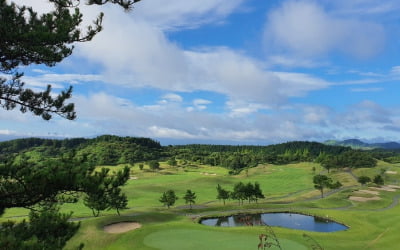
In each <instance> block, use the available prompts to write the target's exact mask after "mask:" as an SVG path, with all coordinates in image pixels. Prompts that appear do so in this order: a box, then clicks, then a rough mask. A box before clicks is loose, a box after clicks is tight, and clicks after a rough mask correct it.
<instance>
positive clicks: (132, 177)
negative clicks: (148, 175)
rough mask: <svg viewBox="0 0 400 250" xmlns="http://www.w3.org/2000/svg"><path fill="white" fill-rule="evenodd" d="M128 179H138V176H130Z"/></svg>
mask: <svg viewBox="0 0 400 250" xmlns="http://www.w3.org/2000/svg"><path fill="white" fill-rule="evenodd" d="M129 179H130V180H137V179H139V178H138V177H136V176H131V177H129Z"/></svg>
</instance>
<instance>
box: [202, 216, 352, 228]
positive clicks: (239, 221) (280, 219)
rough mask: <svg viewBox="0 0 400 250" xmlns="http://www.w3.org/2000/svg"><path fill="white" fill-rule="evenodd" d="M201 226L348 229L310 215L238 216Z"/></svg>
mask: <svg viewBox="0 0 400 250" xmlns="http://www.w3.org/2000/svg"><path fill="white" fill-rule="evenodd" d="M201 224H203V225H207V226H219V227H237V226H262V225H266V224H268V225H270V226H279V227H286V228H291V229H300V230H306V231H313V232H336V231H342V230H346V229H348V227H346V226H345V225H343V224H340V223H337V222H334V221H331V220H328V219H325V218H321V217H315V216H310V215H303V214H296V213H263V214H246V215H245V214H238V215H231V216H226V217H218V218H208V219H203V220H201Z"/></svg>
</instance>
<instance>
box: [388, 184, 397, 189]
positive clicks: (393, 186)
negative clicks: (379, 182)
mask: <svg viewBox="0 0 400 250" xmlns="http://www.w3.org/2000/svg"><path fill="white" fill-rule="evenodd" d="M386 186H387V187H389V188H395V189H400V186H397V185H386Z"/></svg>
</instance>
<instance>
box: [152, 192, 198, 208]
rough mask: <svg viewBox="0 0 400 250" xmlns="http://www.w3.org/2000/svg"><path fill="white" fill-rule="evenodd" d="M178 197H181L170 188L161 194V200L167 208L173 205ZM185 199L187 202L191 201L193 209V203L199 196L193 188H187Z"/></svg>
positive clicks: (190, 204)
mask: <svg viewBox="0 0 400 250" xmlns="http://www.w3.org/2000/svg"><path fill="white" fill-rule="evenodd" d="M178 199H179V198H178V196H176V194H175V191H174V190H172V189H170V190H168V191H166V192H164V193H163V194H162V195H161V197H160V199H159V201H160V202H161V203H162V204H164V206H166V207H167V208H170V206H173V205H174V204H175V202H176V201H177V200H178ZM183 199H184V200H185V203H186V204H188V203H189V206H190V209H192V204H195V203H196V199H197V196H196V193H195V192H192V190H190V189H188V190H186V193H185V195H184V196H183Z"/></svg>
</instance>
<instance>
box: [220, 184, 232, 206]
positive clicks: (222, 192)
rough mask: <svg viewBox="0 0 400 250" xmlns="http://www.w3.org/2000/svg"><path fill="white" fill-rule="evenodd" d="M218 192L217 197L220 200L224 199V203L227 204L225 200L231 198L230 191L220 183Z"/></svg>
mask: <svg viewBox="0 0 400 250" xmlns="http://www.w3.org/2000/svg"><path fill="white" fill-rule="evenodd" d="M217 192H218V194H217V199H218V200H222V201H223V202H224V205H225V201H226V200H227V199H229V197H230V193H229V191H227V190H225V189H223V188H222V187H221V185H219V184H218V186H217Z"/></svg>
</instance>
